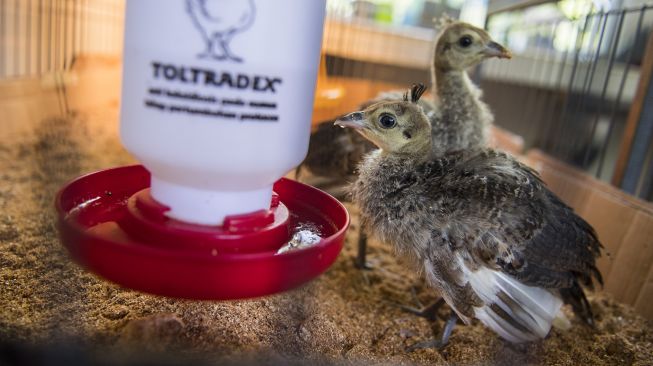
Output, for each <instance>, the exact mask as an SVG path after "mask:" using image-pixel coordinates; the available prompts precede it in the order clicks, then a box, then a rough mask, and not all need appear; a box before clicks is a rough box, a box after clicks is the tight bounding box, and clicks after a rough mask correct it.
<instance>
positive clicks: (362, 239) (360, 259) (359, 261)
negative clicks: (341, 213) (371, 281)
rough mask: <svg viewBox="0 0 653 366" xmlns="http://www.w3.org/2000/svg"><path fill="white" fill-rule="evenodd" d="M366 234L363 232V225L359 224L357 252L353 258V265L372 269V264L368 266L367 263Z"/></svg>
mask: <svg viewBox="0 0 653 366" xmlns="http://www.w3.org/2000/svg"><path fill="white" fill-rule="evenodd" d="M366 257H367V234H366V233H365V229H363V225H359V229H358V254H357V255H356V259H354V265H355V266H356V268H358V269H372V266H370V265H369V264H368V263H367V259H366Z"/></svg>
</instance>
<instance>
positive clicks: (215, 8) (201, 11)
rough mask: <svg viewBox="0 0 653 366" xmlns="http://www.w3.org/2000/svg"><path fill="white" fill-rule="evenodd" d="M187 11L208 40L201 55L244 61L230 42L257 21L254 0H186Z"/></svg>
mask: <svg viewBox="0 0 653 366" xmlns="http://www.w3.org/2000/svg"><path fill="white" fill-rule="evenodd" d="M186 11H187V12H188V14H189V15H190V17H191V19H192V20H193V23H194V24H195V27H196V28H197V29H198V30H199V31H200V32H201V33H202V37H203V38H204V41H205V42H206V51H204V53H202V54H200V55H199V56H200V57H203V58H209V57H210V58H214V59H216V60H232V61H236V62H242V59H241V58H240V57H238V56H236V55H234V54H233V53H232V52H231V49H230V48H229V43H230V42H231V39H232V38H233V36H235V35H236V34H238V33H240V32H243V31H244V30H246V29H247V28H249V27H250V26H251V25H252V23H253V22H254V18H255V15H256V8H255V6H254V0H186Z"/></svg>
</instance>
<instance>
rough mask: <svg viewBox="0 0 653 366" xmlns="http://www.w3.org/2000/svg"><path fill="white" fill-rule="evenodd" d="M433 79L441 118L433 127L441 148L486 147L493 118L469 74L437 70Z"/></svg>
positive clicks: (440, 68)
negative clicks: (487, 132)
mask: <svg viewBox="0 0 653 366" xmlns="http://www.w3.org/2000/svg"><path fill="white" fill-rule="evenodd" d="M433 76H434V79H435V80H433V83H434V85H435V86H436V92H437V95H438V99H439V111H440V116H441V118H440V120H439V121H437V123H436V125H434V126H433V133H434V137H437V138H438V139H442V140H441V141H440V143H438V145H440V144H442V146H443V149H444V150H446V151H450V150H459V149H467V148H471V147H477V146H482V145H485V142H486V129H487V127H488V125H489V124H490V123H491V122H492V114H491V113H490V111H489V108H488V107H487V105H486V104H485V103H484V102H483V101H482V100H481V94H482V93H481V91H480V90H479V89H478V88H477V87H476V86H475V85H474V84H473V83H472V81H471V80H470V79H469V76H468V75H467V72H466V71H464V70H451V69H446V68H442V67H437V66H436V67H434V72H433ZM436 143H437V141H436Z"/></svg>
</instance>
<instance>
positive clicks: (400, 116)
mask: <svg viewBox="0 0 653 366" xmlns="http://www.w3.org/2000/svg"><path fill="white" fill-rule="evenodd" d="M423 91H424V88H423V87H414V88H413V90H412V91H411V98H410V99H409V98H407V99H408V100H406V101H399V102H380V103H377V104H374V105H372V106H370V107H368V108H367V109H365V110H363V111H360V112H354V113H351V114H348V115H346V116H344V117H342V118H341V119H339V120H338V121H337V122H336V124H338V125H340V126H342V127H349V128H352V129H354V130H356V131H357V132H358V133H360V134H361V135H362V136H364V137H365V138H366V139H368V140H370V141H371V142H373V143H374V144H375V145H376V146H378V148H379V149H378V150H375V151H372V152H371V153H369V154H368V155H366V157H365V158H364V160H363V163H362V164H361V167H360V174H359V177H358V180H357V181H356V183H355V184H354V185H353V187H352V189H353V196H354V200H355V202H356V203H357V204H358V206H359V208H360V215H361V220H362V222H363V224H364V225H365V226H366V227H367V228H368V230H369V231H370V232H371V233H372V234H373V235H375V236H377V237H378V238H379V239H380V240H381V241H382V242H384V243H389V244H392V245H393V246H394V247H395V248H396V249H397V250H398V251H399V252H401V253H403V254H405V255H407V256H408V257H409V258H412V259H413V262H414V263H415V265H416V266H417V267H418V268H420V269H421V270H423V271H424V273H425V275H426V279H427V281H428V283H429V284H430V285H431V286H432V287H434V288H435V289H437V290H438V291H439V293H440V295H441V296H442V298H443V299H444V300H445V301H446V303H447V304H448V305H449V306H450V307H451V308H452V309H453V310H454V311H455V314H457V316H458V317H460V319H462V320H463V321H464V322H465V323H467V324H469V323H470V322H471V320H472V318H477V319H479V320H480V321H481V322H482V323H483V324H485V325H486V326H487V327H489V328H491V329H492V330H493V331H495V332H496V333H497V334H499V335H500V336H501V337H502V338H504V339H506V340H508V341H511V342H525V341H534V340H537V339H540V338H544V337H546V335H547V334H548V333H549V330H550V328H551V326H552V325H554V326H557V327H560V328H563V329H564V328H568V327H569V326H570V323H569V321H568V320H567V319H566V318H565V316H564V314H563V313H562V312H561V306H562V305H563V303H564V302H566V303H569V304H571V306H572V307H573V310H574V311H575V313H576V314H577V315H579V316H580V317H581V318H582V319H583V320H584V321H585V322H587V323H588V324H592V322H593V316H592V311H591V308H590V304H589V302H588V301H587V299H586V297H585V294H584V292H583V289H582V288H581V285H582V286H586V287H588V288H592V287H593V283H594V281H595V280H596V281H598V282H599V283H601V282H602V280H601V275H600V273H599V272H598V270H597V268H596V265H595V260H596V258H597V257H598V256H599V255H600V250H601V244H600V242H599V241H598V239H597V237H596V234H595V232H594V230H593V229H592V227H591V226H590V225H589V224H588V223H587V222H585V221H584V220H583V219H582V218H580V217H579V216H577V215H576V214H575V213H574V212H573V210H572V209H571V208H570V207H568V206H567V205H565V204H564V203H563V202H561V201H560V199H559V198H558V197H556V196H555V194H553V193H552V192H551V191H550V190H549V189H548V188H547V187H546V186H545V184H544V183H543V182H542V181H541V180H540V178H539V177H538V175H537V173H536V172H534V171H533V170H531V169H530V168H528V167H527V166H525V165H523V164H521V163H520V162H518V161H517V160H516V159H514V158H512V157H510V156H508V155H507V154H505V153H503V152H498V151H495V150H492V149H488V148H476V149H466V150H458V151H448V152H441V151H439V150H438V149H433V147H432V145H433V143H435V141H433V139H432V134H431V126H430V121H429V119H428V117H427V116H426V115H425V114H424V113H423V111H422V108H421V107H420V106H419V105H418V104H417V103H416V102H417V100H418V99H419V97H420V96H421V93H423ZM455 323H456V318H455V316H453V317H452V318H451V319H450V321H449V322H448V323H447V326H446V327H445V330H444V332H443V336H442V339H440V340H437V341H431V342H427V343H423V344H419V345H417V346H418V347H423V346H433V345H438V346H442V345H444V344H446V342H447V338H448V336H449V334H450V333H451V330H452V329H453V327H454V325H455Z"/></svg>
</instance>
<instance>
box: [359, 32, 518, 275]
mask: <svg viewBox="0 0 653 366" xmlns="http://www.w3.org/2000/svg"><path fill="white" fill-rule="evenodd" d="M492 57H498V58H511V57H512V54H511V53H510V51H509V50H507V49H506V48H505V47H503V46H502V45H500V44H498V43H497V42H495V41H494V40H492V38H490V36H489V35H488V34H487V32H486V31H485V30H483V29H481V28H478V27H475V26H473V25H471V24H468V23H464V22H459V21H452V20H449V19H445V20H443V22H442V30H441V31H440V33H439V35H438V37H437V39H436V42H435V52H434V55H433V65H432V68H431V76H432V78H433V85H434V86H435V94H436V95H437V96H438V101H437V103H436V104H435V105H433V104H431V103H424V102H422V99H420V100H419V101H418V102H417V103H418V104H419V105H421V106H422V107H423V109H424V113H425V114H426V116H427V117H428V118H429V121H430V122H431V137H432V139H433V144H432V145H431V148H432V149H433V150H434V152H435V153H443V152H446V151H455V150H461V149H472V148H481V147H485V146H486V145H487V140H488V131H489V127H490V126H491V125H492V123H493V122H494V116H493V115H492V112H491V111H490V109H489V107H488V106H487V104H485V102H483V101H482V100H481V97H482V92H481V90H480V89H479V88H478V87H476V86H475V85H474V84H473V83H472V81H471V80H470V79H469V76H468V75H467V71H466V70H467V69H469V68H470V67H473V66H476V65H478V64H479V63H481V62H482V61H484V60H486V59H488V58H492ZM401 95H402V94H401V93H399V92H387V93H384V94H380V95H379V96H377V98H375V99H374V100H373V102H380V101H391V100H395V101H397V100H401ZM370 104H371V103H368V104H367V106H369V105H370ZM361 109H364V108H361ZM366 248H367V238H366V236H365V233H364V232H363V231H361V232H359V241H358V254H357V256H356V266H357V267H359V268H368V267H369V266H368V265H367V262H366V251H367V249H366Z"/></svg>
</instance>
